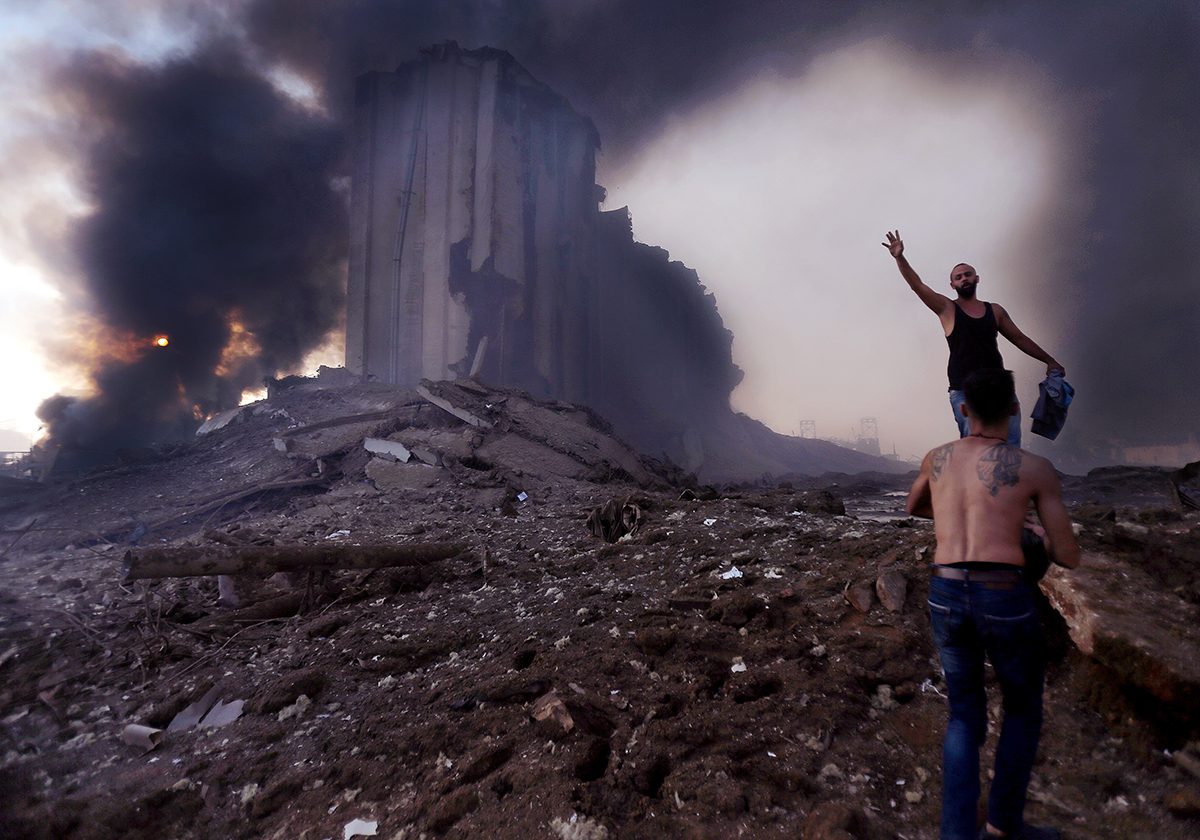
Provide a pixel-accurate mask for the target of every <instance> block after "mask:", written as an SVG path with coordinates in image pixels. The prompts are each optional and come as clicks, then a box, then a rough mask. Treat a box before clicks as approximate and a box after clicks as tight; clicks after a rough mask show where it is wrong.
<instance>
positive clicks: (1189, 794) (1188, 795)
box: [1163, 782, 1200, 819]
mask: <svg viewBox="0 0 1200 840" xmlns="http://www.w3.org/2000/svg"><path fill="white" fill-rule="evenodd" d="M1163 804H1164V805H1166V806H1167V810H1168V811H1170V812H1171V813H1172V814H1173V815H1175V816H1176V817H1181V818H1184V819H1188V818H1192V819H1195V818H1196V817H1200V784H1196V783H1195V782H1187V783H1184V784H1182V785H1180V786H1179V787H1177V788H1175V789H1174V790H1172V791H1171V792H1170V793H1168V794H1167V798H1166V799H1165V800H1164V802H1163Z"/></svg>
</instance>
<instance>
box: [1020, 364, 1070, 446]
mask: <svg viewBox="0 0 1200 840" xmlns="http://www.w3.org/2000/svg"><path fill="white" fill-rule="evenodd" d="M1074 398H1075V389H1074V388H1072V387H1071V385H1070V384H1069V383H1068V382H1067V380H1065V379H1063V375H1062V373H1061V372H1060V371H1057V370H1052V371H1050V373H1049V375H1047V376H1046V378H1045V379H1043V380H1042V381H1041V383H1040V384H1039V385H1038V400H1037V405H1035V406H1034V407H1033V414H1031V415H1029V416H1030V417H1032V418H1033V428H1032V429H1031V431H1032V432H1033V433H1034V434H1035V435H1041V436H1042V437H1044V438H1049V439H1050V440H1054V439H1055V438H1056V437H1058V433H1059V432H1061V431H1062V427H1063V425H1064V424H1065V423H1066V422H1067V407H1068V406H1069V405H1070V404H1071V400H1072V399H1074Z"/></svg>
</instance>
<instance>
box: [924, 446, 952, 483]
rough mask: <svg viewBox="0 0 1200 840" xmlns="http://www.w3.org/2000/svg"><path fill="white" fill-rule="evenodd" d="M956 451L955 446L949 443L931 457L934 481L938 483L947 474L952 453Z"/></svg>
mask: <svg viewBox="0 0 1200 840" xmlns="http://www.w3.org/2000/svg"><path fill="white" fill-rule="evenodd" d="M953 451H954V444H953V443H947V444H945V445H943V446H939V447H938V448H937V449H935V450H933V452H932V453H931V454H930V456H929V466H930V472H931V474H932V477H933V480H934V481H937V480H938V479H939V478H941V476H942V473H943V472H945V470H946V467H947V465H949V463H950V453H951V452H953Z"/></svg>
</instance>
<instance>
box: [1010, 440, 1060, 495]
mask: <svg viewBox="0 0 1200 840" xmlns="http://www.w3.org/2000/svg"><path fill="white" fill-rule="evenodd" d="M1013 448H1015V447H1013ZM1017 451H1018V452H1020V453H1021V460H1022V464H1023V466H1022V470H1023V472H1025V474H1026V475H1027V476H1028V477H1029V479H1030V480H1031V481H1033V482H1036V483H1037V484H1041V485H1046V486H1052V487H1059V486H1061V483H1060V482H1059V480H1058V471H1057V470H1055V469H1054V464H1052V463H1051V462H1050V459H1048V458H1043V457H1042V456H1041V455H1034V454H1033V453H1032V452H1026V451H1025V450H1024V449H1018V450H1017Z"/></svg>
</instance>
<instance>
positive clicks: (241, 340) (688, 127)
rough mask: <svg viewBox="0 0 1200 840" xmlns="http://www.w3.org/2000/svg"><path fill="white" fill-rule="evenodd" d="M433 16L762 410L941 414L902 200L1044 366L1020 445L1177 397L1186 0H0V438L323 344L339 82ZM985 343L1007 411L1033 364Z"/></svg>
mask: <svg viewBox="0 0 1200 840" xmlns="http://www.w3.org/2000/svg"><path fill="white" fill-rule="evenodd" d="M448 39H455V40H457V41H459V43H460V44H462V45H463V46H464V47H467V48H476V47H479V46H494V47H499V48H502V49H506V50H508V51H509V52H511V53H512V54H513V55H514V56H515V57H516V58H517V60H518V61H520V62H521V63H522V64H523V65H524V66H525V67H526V68H527V69H528V70H529V71H530V72H531V73H532V74H533V75H534V76H535V77H537V78H538V79H539V80H541V81H543V82H545V83H546V84H548V85H549V86H550V87H552V88H554V89H555V90H557V91H558V92H560V93H561V94H563V95H564V96H566V97H567V98H568V99H569V100H570V102H571V103H572V105H573V106H574V107H575V108H576V110H578V111H580V112H581V113H584V114H586V115H588V116H589V117H591V118H592V119H593V120H594V121H595V122H596V125H597V128H598V130H599V132H600V136H601V140H602V150H601V153H600V157H599V159H598V180H599V182H600V183H601V184H602V185H603V186H604V187H605V188H606V189H607V191H608V199H607V202H606V204H605V207H606V208H608V209H613V208H618V207H623V206H628V207H629V210H630V213H631V215H632V218H633V225H634V235H635V237H636V238H637V239H638V240H639V241H642V242H645V243H648V244H652V245H657V246H661V247H664V248H666V249H667V250H669V252H670V254H671V257H672V259H675V260H679V261H681V262H683V263H685V264H686V265H688V266H689V267H691V268H694V269H696V270H697V272H698V273H699V276H700V278H701V281H702V282H703V283H704V284H705V286H707V287H708V289H709V290H710V291H712V292H713V293H714V294H715V296H716V299H717V302H718V307H719V309H720V313H721V315H722V317H723V319H724V322H725V325H726V327H727V328H729V329H730V330H731V331H732V332H733V334H734V361H735V362H736V363H737V364H738V365H739V366H740V367H741V368H742V369H743V370H744V371H745V378H744V380H743V383H742V384H741V385H740V386H739V388H738V389H737V390H736V391H735V393H734V395H733V402H734V406H735V408H737V409H738V410H740V411H744V412H746V413H747V414H749V415H750V416H753V417H756V418H757V419H760V420H763V421H764V422H766V423H767V424H768V425H770V426H771V427H773V428H775V429H776V430H778V431H781V432H785V433H790V432H793V431H797V430H798V429H799V425H800V423H801V421H804V420H812V421H814V422H815V425H816V431H817V434H818V435H819V436H822V437H841V438H847V437H852V436H853V435H854V434H855V433H856V432H857V431H858V429H859V424H860V422H861V420H862V419H863V418H867V417H871V418H875V420H876V422H877V425H878V430H879V437H880V440H881V443H882V444H883V447H884V449H885V450H886V451H889V452H890V451H892V449H893V447H894V448H895V451H896V452H897V453H898V454H899V455H900V456H901V457H913V456H918V457H919V456H920V455H921V454H922V453H923V452H924V451H925V450H927V449H928V448H930V447H932V446H934V445H936V444H938V443H940V442H942V441H943V440H944V439H946V438H947V437H949V436H951V435H952V434H953V433H954V427H953V425H952V420H951V417H950V415H949V408H948V405H947V403H946V400H945V374H944V371H945V360H946V350H945V343H944V339H943V337H942V335H941V333H940V330H939V325H938V322H937V318H936V316H934V315H933V313H931V312H929V311H928V310H926V309H925V308H924V307H923V305H922V304H921V303H920V302H919V301H918V300H917V298H916V296H915V295H913V294H912V292H911V291H910V290H909V289H908V288H907V286H906V285H905V284H904V282H903V281H902V280H901V278H900V276H899V274H898V272H897V271H896V269H895V264H894V261H893V260H892V259H891V257H890V256H889V255H888V254H887V252H886V250H885V249H884V248H883V247H882V245H881V243H882V241H883V239H884V234H885V232H886V231H887V230H896V229H898V230H899V231H900V234H901V235H902V237H903V238H904V241H905V243H906V253H907V256H908V257H909V259H910V261H911V263H912V265H913V267H914V268H915V269H916V270H917V271H918V272H919V273H920V274H921V276H922V277H923V279H924V280H925V281H926V282H927V283H928V284H929V285H930V286H932V287H933V288H935V289H939V290H941V291H943V292H949V278H948V275H949V269H950V268H951V267H952V266H953V265H954V264H955V263H957V262H960V261H966V262H969V263H971V264H972V265H974V266H975V268H976V269H977V270H978V272H979V274H980V277H981V282H980V286H979V294H980V296H981V297H982V298H984V299H986V300H995V301H997V302H1000V303H1002V304H1003V305H1004V306H1005V308H1006V309H1007V310H1008V311H1009V313H1010V314H1011V315H1012V317H1013V318H1014V320H1015V322H1016V323H1017V325H1018V326H1019V327H1020V328H1021V329H1022V330H1024V331H1025V332H1026V333H1027V334H1028V335H1029V336H1030V337H1032V338H1033V339H1034V340H1035V341H1037V342H1038V343H1039V344H1041V345H1042V346H1043V347H1044V348H1045V349H1046V350H1047V351H1049V352H1050V353H1051V354H1053V355H1054V356H1055V357H1057V358H1058V359H1059V360H1060V361H1061V362H1062V363H1063V364H1064V365H1065V366H1066V368H1067V378H1068V380H1069V381H1071V382H1072V384H1073V385H1074V386H1075V388H1076V402H1075V404H1074V405H1073V406H1072V412H1071V415H1070V419H1069V421H1068V427H1067V429H1066V430H1065V431H1064V433H1063V436H1062V437H1060V438H1059V440H1058V441H1057V442H1056V443H1055V444H1053V445H1050V444H1045V445H1042V446H1041V448H1039V450H1038V451H1042V452H1044V453H1045V454H1050V455H1052V456H1054V455H1056V454H1060V455H1064V456H1065V455H1067V454H1068V453H1071V454H1072V455H1073V456H1075V457H1076V459H1077V460H1079V462H1081V463H1082V462H1084V461H1087V459H1088V456H1087V453H1089V452H1090V453H1091V457H1092V458H1093V459H1094V458H1096V457H1100V456H1097V455H1096V452H1097V449H1098V447H1099V448H1103V446H1104V445H1105V444H1106V442H1107V441H1110V440H1125V441H1129V442H1133V443H1176V442H1180V441H1182V440H1185V439H1186V438H1187V437H1188V435H1189V434H1192V433H1194V432H1195V431H1196V429H1197V426H1198V425H1200V422H1198V421H1200V388H1196V387H1195V378H1196V377H1195V375H1194V373H1193V370H1194V365H1195V361H1196V360H1197V359H1198V358H1200V331H1198V330H1197V329H1196V327H1195V325H1196V324H1197V317H1198V316H1200V237H1197V236H1196V235H1195V232H1196V230H1197V228H1198V227H1200V116H1197V113H1196V112H1197V109H1195V108H1194V107H1193V105H1192V100H1193V98H1194V91H1195V90H1196V89H1197V88H1198V87H1200V11H1198V10H1197V5H1196V4H1195V3H1189V2H1180V1H1179V0H1172V2H1153V1H1151V2H1145V0H1143V1H1142V2H1106V3H1100V4H1097V3H1084V2H1074V0H1062V1H1061V2H1057V3H1054V4H1047V3H1034V2H1004V3H1002V2H996V1H995V0H956V1H955V2H933V1H932V0H924V1H922V0H918V2H913V3H906V4H902V5H901V4H887V3H880V2H871V1H870V0H859V1H858V2H855V1H854V0H851V1H850V2H845V3H837V4H831V3H805V2H783V0H742V2H733V1H732V0H728V1H727V2H724V1H723V0H716V2H709V3H705V4H695V3H687V2H683V1H682V0H662V2H657V3H652V4H647V3H639V2H633V0H521V2H505V1H504V0H460V2H446V3H437V4H429V3H426V2H417V0H386V1H385V0H353V2H350V0H345V2H336V0H208V2H194V0H120V2H105V3H100V2H98V0H90V1H89V2H85V0H50V1H49V2H42V3H37V4H35V3H20V2H10V3H7V4H5V5H4V6H2V7H0V110H3V113H2V114H0V187H3V189H0V295H2V299H3V300H4V302H5V306H4V307H3V310H2V311H0V358H3V359H4V360H5V368H4V373H3V377H2V379H3V381H2V387H0V449H3V448H5V446H6V444H5V443H4V440H7V439H8V438H6V437H5V433H6V432H17V433H19V434H21V435H27V434H32V433H34V432H36V430H37V429H38V427H39V425H41V424H42V423H43V421H42V420H40V419H39V418H38V417H37V416H36V415H35V411H36V410H37V408H38V406H39V405H40V404H42V403H43V401H45V400H46V399H47V398H48V397H51V396H52V395H55V394H58V395H62V397H61V398H60V399H59V400H57V401H52V403H51V404H50V405H49V406H47V407H46V409H44V410H43V415H44V416H45V417H49V418H50V422H55V423H60V424H64V423H76V424H79V423H81V422H82V421H83V420H89V421H91V422H93V424H94V422H95V418H96V417H99V416H102V415H104V413H105V412H106V411H107V412H109V413H111V412H112V410H113V408H114V406H118V407H128V406H129V405H140V404H141V403H140V402H139V401H140V400H144V399H149V400H150V402H149V403H147V405H157V404H159V403H160V402H161V401H162V400H166V401H167V402H171V401H172V400H174V402H175V404H177V405H176V408H178V406H179V405H184V404H187V405H195V404H200V405H204V406H216V405H219V404H223V403H225V402H228V400H229V399H230V398H231V392H236V391H239V390H240V389H242V388H249V387H250V386H252V385H253V384H254V383H255V382H257V381H259V380H260V379H261V376H263V375H267V374H270V373H285V372H292V371H298V372H311V368H312V367H313V366H315V363H316V360H318V359H320V360H321V361H326V362H333V361H336V356H337V347H338V330H339V328H340V308H339V307H340V304H341V287H340V285H339V283H340V282H342V278H343V277H344V260H345V245H344V232H338V233H336V234H334V235H329V234H328V231H329V230H330V229H335V230H336V229H337V228H338V226H339V225H342V224H344V219H343V218H342V214H343V212H344V211H343V210H342V209H341V208H342V206H343V205H344V196H345V190H346V183H345V177H344V176H345V173H346V171H348V165H347V160H348V158H347V154H348V150H347V148H346V146H345V138H346V135H347V132H346V127H347V125H348V121H349V119H350V118H351V115H352V103H353V98H352V91H353V79H354V77H355V75H357V74H358V73H361V72H365V71H367V70H372V69H382V70H390V69H394V67H395V66H396V65H397V64H399V63H400V62H403V61H407V60H411V59H412V58H415V57H416V56H417V54H418V51H419V49H420V48H421V47H424V46H428V45H430V44H434V43H438V42H441V41H444V40H448ZM339 202H341V203H339ZM230 206H235V207H237V208H238V209H237V212H235V213H226V212H216V210H215V209H214V208H218V207H224V208H228V207H230ZM264 243H274V244H273V246H272V247H266V245H265V244H264ZM249 277H254V278H255V282H254V283H250V282H249V279H248V278H249ZM259 278H266V279H264V280H261V281H260V279H259ZM252 287H253V293H251V288H252ZM230 324H232V325H233V326H232V327H230V326H229V325H230ZM160 332H164V333H165V332H169V333H171V334H173V335H175V336H178V340H177V341H175V342H173V344H172V348H171V349H170V350H169V351H167V352H163V353H157V352H156V351H154V350H152V349H151V348H150V343H151V342H152V340H153V338H154V337H155V336H156V335H157V334H158V333H160ZM1002 350H1003V351H1005V352H1004V355H1005V359H1006V362H1007V363H1008V364H1009V366H1010V367H1012V368H1013V369H1014V371H1015V373H1016V374H1017V381H1018V394H1019V396H1020V398H1021V400H1022V402H1023V404H1024V407H1025V413H1026V414H1027V413H1028V411H1029V410H1030V408H1031V407H1032V403H1033V401H1034V399H1035V397H1036V393H1037V390H1036V385H1037V382H1038V381H1039V380H1040V379H1041V377H1042V376H1043V375H1044V366H1043V365H1040V364H1038V363H1036V362H1034V361H1033V360H1030V359H1027V358H1025V357H1023V356H1021V354H1020V353H1019V352H1018V351H1016V350H1015V348H1011V347H1007V346H1006V345H1005V344H1004V342H1003V341H1002ZM172 354H173V355H172ZM185 358H186V360H187V361H186V363H185V361H184V359H185ZM305 368H308V369H305ZM97 383H98V384H99V385H100V386H101V388H102V389H103V390H104V393H105V394H107V395H109V396H108V397H106V399H105V400H97V399H91V400H90V401H89V400H87V399H84V400H76V399H74V398H75V397H85V398H86V397H87V395H88V394H89V390H94V389H95V387H96V385H97ZM143 392H149V394H150V396H149V397H147V396H146V394H145V393H143ZM146 410H149V409H146ZM88 412H90V414H89V413H88ZM169 414H170V413H169V412H166V413H164V414H163V417H162V422H163V423H164V424H165V425H167V426H169V424H170V422H171V417H170V416H169ZM117 425H118V427H119V424H117ZM1026 431H1027V432H1028V421H1026ZM114 434H115V433H114ZM1026 437H1027V440H1028V437H1029V436H1028V433H1027V435H1026ZM113 439H114V440H115V438H113ZM1101 460H1102V459H1101Z"/></svg>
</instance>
